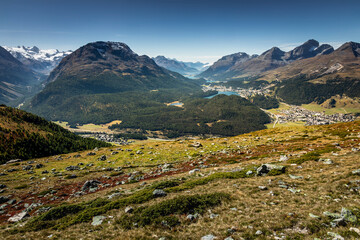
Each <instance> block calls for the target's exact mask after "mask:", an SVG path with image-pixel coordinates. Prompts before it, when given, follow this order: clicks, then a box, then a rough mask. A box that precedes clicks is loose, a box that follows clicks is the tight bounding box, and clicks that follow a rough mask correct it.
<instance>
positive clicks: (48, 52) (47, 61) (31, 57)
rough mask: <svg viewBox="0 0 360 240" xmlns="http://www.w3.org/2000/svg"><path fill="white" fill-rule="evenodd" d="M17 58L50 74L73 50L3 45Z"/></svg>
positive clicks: (33, 67) (40, 71) (31, 67)
mask: <svg viewBox="0 0 360 240" xmlns="http://www.w3.org/2000/svg"><path fill="white" fill-rule="evenodd" d="M3 48H5V49H6V50H7V51H8V52H9V53H11V55H13V56H14V57H15V58H16V59H17V60H19V61H20V62H22V63H23V64H24V65H26V66H28V67H29V68H30V69H32V70H33V71H35V72H38V73H42V74H45V75H49V73H50V72H51V71H52V70H53V69H54V68H55V67H56V66H57V65H58V64H59V63H60V61H61V60H62V59H63V58H64V57H65V56H67V55H69V54H70V53H71V51H70V50H69V51H59V50H57V49H39V48H38V47H36V46H33V47H24V46H17V47H7V46H3Z"/></svg>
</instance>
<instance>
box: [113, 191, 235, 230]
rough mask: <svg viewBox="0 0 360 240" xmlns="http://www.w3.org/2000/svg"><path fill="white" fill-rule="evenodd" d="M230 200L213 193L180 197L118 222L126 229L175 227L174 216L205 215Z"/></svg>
mask: <svg viewBox="0 0 360 240" xmlns="http://www.w3.org/2000/svg"><path fill="white" fill-rule="evenodd" d="M228 199H230V195H229V194H225V193H212V194H203V195H193V196H180V197H177V198H174V199H169V200H166V201H162V202H160V203H157V204H154V205H151V206H148V207H140V208H137V209H136V210H135V211H134V213H133V214H131V215H123V216H122V217H121V218H119V219H117V220H116V223H117V224H120V226H121V227H123V228H125V229H131V228H133V227H134V224H135V225H137V226H138V227H144V226H146V225H167V226H169V227H174V226H176V225H177V224H179V222H180V221H179V220H178V218H177V217H175V216H169V215H173V214H187V213H203V212H204V211H205V210H206V209H208V208H210V207H213V206H217V205H219V204H221V202H222V201H223V200H228Z"/></svg>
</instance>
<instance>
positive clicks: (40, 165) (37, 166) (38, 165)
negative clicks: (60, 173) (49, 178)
mask: <svg viewBox="0 0 360 240" xmlns="http://www.w3.org/2000/svg"><path fill="white" fill-rule="evenodd" d="M42 167H44V165H43V164H41V163H39V164H36V165H35V168H42Z"/></svg>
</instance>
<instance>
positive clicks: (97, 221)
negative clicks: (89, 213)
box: [91, 216, 106, 226]
mask: <svg viewBox="0 0 360 240" xmlns="http://www.w3.org/2000/svg"><path fill="white" fill-rule="evenodd" d="M104 219H106V217H105V216H95V217H93V219H92V223H91V225H93V226H99V225H100V224H102V222H103V221H104Z"/></svg>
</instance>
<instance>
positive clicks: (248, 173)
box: [246, 170, 254, 176]
mask: <svg viewBox="0 0 360 240" xmlns="http://www.w3.org/2000/svg"><path fill="white" fill-rule="evenodd" d="M253 173H254V172H253V171H251V170H249V171H247V172H246V175H248V176H250V175H251V174H253Z"/></svg>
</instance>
